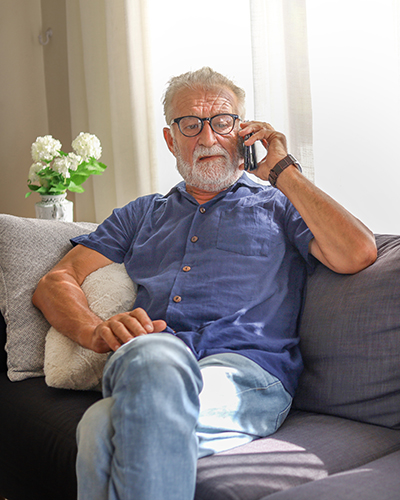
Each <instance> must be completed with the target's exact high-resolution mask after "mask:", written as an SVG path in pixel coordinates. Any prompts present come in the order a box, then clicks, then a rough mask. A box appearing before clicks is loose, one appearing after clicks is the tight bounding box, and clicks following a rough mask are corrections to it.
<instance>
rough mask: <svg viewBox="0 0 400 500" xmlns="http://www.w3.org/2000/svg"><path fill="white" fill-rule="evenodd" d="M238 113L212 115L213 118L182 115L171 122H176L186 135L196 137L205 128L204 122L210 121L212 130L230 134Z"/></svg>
mask: <svg viewBox="0 0 400 500" xmlns="http://www.w3.org/2000/svg"><path fill="white" fill-rule="evenodd" d="M238 118H239V116H238V115H231V114H228V113H223V114H220V115H215V116H212V117H211V118H199V117H198V116H181V117H180V118H175V119H174V120H172V122H171V123H170V126H171V125H172V124H173V123H176V124H177V125H178V127H179V130H180V131H181V133H182V134H183V135H184V136H185V137H195V136H196V135H199V134H200V132H201V131H202V130H203V127H204V122H208V123H209V124H210V127H211V128H212V130H213V131H214V132H215V133H216V134H219V135H227V134H230V133H231V132H232V130H233V127H234V126H235V122H236V120H237V119H238Z"/></svg>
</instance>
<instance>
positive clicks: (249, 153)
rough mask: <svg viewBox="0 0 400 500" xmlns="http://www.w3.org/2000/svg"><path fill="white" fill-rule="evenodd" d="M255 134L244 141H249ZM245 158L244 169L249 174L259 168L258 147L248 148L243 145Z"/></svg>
mask: <svg viewBox="0 0 400 500" xmlns="http://www.w3.org/2000/svg"><path fill="white" fill-rule="evenodd" d="M251 135H253V134H249V135H246V136H245V138H244V140H245V141H247V139H248V138H249V137H250V136H251ZM243 157H244V169H245V170H246V171H247V172H251V171H252V170H255V169H256V168H257V157H256V146H255V144H252V145H251V146H246V145H245V144H243Z"/></svg>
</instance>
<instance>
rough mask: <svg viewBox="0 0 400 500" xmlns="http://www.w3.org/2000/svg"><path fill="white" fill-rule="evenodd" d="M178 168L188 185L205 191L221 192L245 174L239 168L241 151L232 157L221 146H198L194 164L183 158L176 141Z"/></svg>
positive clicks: (194, 155)
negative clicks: (214, 156)
mask: <svg viewBox="0 0 400 500" xmlns="http://www.w3.org/2000/svg"><path fill="white" fill-rule="evenodd" d="M175 153H176V168H177V170H178V172H179V173H180V174H181V176H182V177H183V179H184V181H185V182H186V184H187V185H189V186H193V187H195V188H198V189H202V190H203V191H209V192H213V193H216V192H219V191H223V190H224V189H226V188H228V187H230V186H232V185H233V184H234V183H235V182H236V181H237V180H238V179H239V178H240V177H241V175H242V174H243V172H242V171H241V170H239V168H238V166H239V158H240V154H239V151H238V152H237V154H236V155H235V157H234V158H230V157H229V155H228V153H227V151H226V150H225V149H224V148H222V147H221V146H217V145H215V146H212V147H211V148H207V147H205V146H197V147H196V149H195V151H194V154H193V165H190V164H189V163H188V162H186V161H185V160H183V158H182V156H181V152H180V150H179V148H178V147H177V144H176V143H175ZM208 155H210V156H212V155H222V157H220V158H218V159H216V160H215V159H213V160H200V159H199V158H201V157H202V156H208Z"/></svg>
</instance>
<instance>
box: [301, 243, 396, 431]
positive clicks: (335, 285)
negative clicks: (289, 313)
mask: <svg viewBox="0 0 400 500" xmlns="http://www.w3.org/2000/svg"><path fill="white" fill-rule="evenodd" d="M376 240H377V246H378V259H377V261H376V262H375V263H374V264H373V265H372V266H370V267H368V268H367V269H364V270H363V271H361V272H360V273H357V274H355V275H339V274H336V273H334V272H332V271H330V270H329V269H328V268H326V267H325V266H323V265H322V264H318V266H317V268H316V271H315V272H314V274H313V275H312V276H311V277H310V278H309V280H308V286H307V296H306V303H305V308H304V314H303V317H302V322H301V327H300V339H301V344H300V345H301V349H302V354H303V359H304V365H305V368H304V371H303V374H302V376H301V378H300V384H299V387H298V390H297V393H296V397H295V401H294V406H295V407H296V408H298V409H302V410H307V411H312V412H318V413H329V414H332V415H337V416H341V417H346V418H350V419H355V420H360V421H363V422H368V423H372V424H378V425H383V426H386V427H392V428H400V236H393V235H378V236H377V237H376Z"/></svg>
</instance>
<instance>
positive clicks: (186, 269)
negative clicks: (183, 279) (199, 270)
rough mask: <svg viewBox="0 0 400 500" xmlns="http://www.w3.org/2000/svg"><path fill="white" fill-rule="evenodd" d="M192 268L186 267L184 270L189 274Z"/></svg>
mask: <svg viewBox="0 0 400 500" xmlns="http://www.w3.org/2000/svg"><path fill="white" fill-rule="evenodd" d="M191 269H192V268H191V267H190V266H185V267H183V270H184V271H185V273H187V272H188V271H190V270H191Z"/></svg>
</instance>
